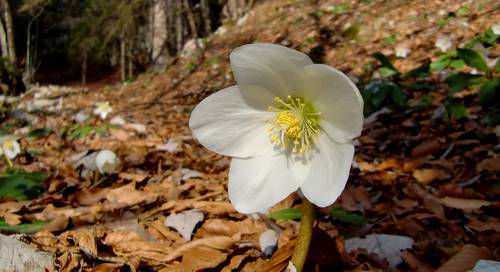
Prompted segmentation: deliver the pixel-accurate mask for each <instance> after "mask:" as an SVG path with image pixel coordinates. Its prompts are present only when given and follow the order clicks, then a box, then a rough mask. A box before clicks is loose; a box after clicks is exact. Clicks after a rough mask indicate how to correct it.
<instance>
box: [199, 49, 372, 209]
mask: <svg viewBox="0 0 500 272" xmlns="http://www.w3.org/2000/svg"><path fill="white" fill-rule="evenodd" d="M230 60H231V67H232V69H233V72H234V77H235V79H236V82H237V83H238V86H231V87H228V88H226V89H223V90H221V91H219V92H217V93H215V94H212V95H210V96H209V97H207V98H206V99H205V100H203V101H202V102H201V103H200V104H199V105H198V106H196V108H195V109H194V110H193V112H192V114H191V119H190V120H189V126H190V128H191V130H192V132H193V135H194V136H195V137H196V138H197V139H198V141H199V142H200V143H201V144H203V145H204V146H205V147H207V148H208V149H210V150H212V151H215V152H218V153H221V154H223V155H227V156H231V157H233V159H232V161H231V166H230V170H229V185H228V186H229V198H230V200H231V201H232V203H233V205H234V206H235V208H236V209H237V210H238V211H240V212H242V213H253V212H262V211H265V210H266V209H267V208H269V207H270V206H272V205H273V204H275V203H277V202H279V201H280V200H282V199H284V198H285V197H287V196H288V195H289V194H290V193H292V192H295V191H297V190H298V189H299V188H300V190H301V191H302V193H303V194H304V196H305V197H306V198H307V199H308V200H309V201H311V202H312V203H314V204H316V205H318V206H321V207H325V206H328V205H330V204H332V203H333V202H334V201H335V200H336V199H337V198H338V196H339V195H340V194H341V192H342V190H343V189H344V187H345V184H346V181H347V178H348V176H349V170H350V166H351V162H352V159H353V155H354V147H353V144H352V138H354V137H357V136H358V135H360V133H361V127H362V124H363V100H362V98H361V95H360V93H359V91H358V89H357V88H356V86H355V85H354V84H353V83H352V82H351V81H350V80H349V79H348V77H347V76H346V75H344V74H343V73H341V72H339V71H338V70H336V69H334V68H332V67H330V66H328V65H323V64H313V63H312V61H311V59H310V58H309V57H308V56H307V55H305V54H303V53H300V52H297V51H295V50H292V49H289V48H286V47H283V46H280V45H273V44H249V45H245V46H242V47H239V48H237V49H235V50H234V51H233V52H232V53H231V55H230Z"/></svg>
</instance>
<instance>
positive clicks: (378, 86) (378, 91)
mask: <svg viewBox="0 0 500 272" xmlns="http://www.w3.org/2000/svg"><path fill="white" fill-rule="evenodd" d="M393 86H395V84H394V83H392V82H390V81H388V80H383V79H374V80H371V81H369V82H368V83H367V84H366V85H365V86H364V88H363V94H364V97H365V98H366V99H365V100H366V101H367V102H368V103H367V104H371V105H373V108H374V110H378V109H379V108H380V107H381V106H382V105H383V103H384V101H385V99H386V97H387V95H388V94H389V93H390V91H391V88H393Z"/></svg>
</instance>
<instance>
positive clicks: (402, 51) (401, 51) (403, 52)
mask: <svg viewBox="0 0 500 272" xmlns="http://www.w3.org/2000/svg"><path fill="white" fill-rule="evenodd" d="M394 52H395V54H396V57H398V58H402V59H404V58H406V57H408V54H410V48H408V47H407V46H406V45H404V44H398V45H397V46H396V47H395V48H394Z"/></svg>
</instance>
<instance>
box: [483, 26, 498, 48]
mask: <svg viewBox="0 0 500 272" xmlns="http://www.w3.org/2000/svg"><path fill="white" fill-rule="evenodd" d="M498 37H500V35H497V34H495V32H493V30H492V29H491V28H489V29H488V30H486V32H484V35H482V36H481V37H480V41H481V43H486V44H489V45H493V44H494V43H495V42H496V40H497V39H498Z"/></svg>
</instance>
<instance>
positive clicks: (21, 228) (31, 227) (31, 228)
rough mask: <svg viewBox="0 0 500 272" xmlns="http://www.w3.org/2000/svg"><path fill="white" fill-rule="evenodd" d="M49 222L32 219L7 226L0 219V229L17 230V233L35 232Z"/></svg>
mask: <svg viewBox="0 0 500 272" xmlns="http://www.w3.org/2000/svg"><path fill="white" fill-rule="evenodd" d="M48 223H49V222H47V221H38V220H37V221H34V222H33V223H27V224H19V225H15V226H9V225H8V224H7V223H5V221H4V220H0V230H3V231H10V232H17V233H35V232H37V231H39V230H41V229H42V228H43V227H45V225H47V224H48Z"/></svg>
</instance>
